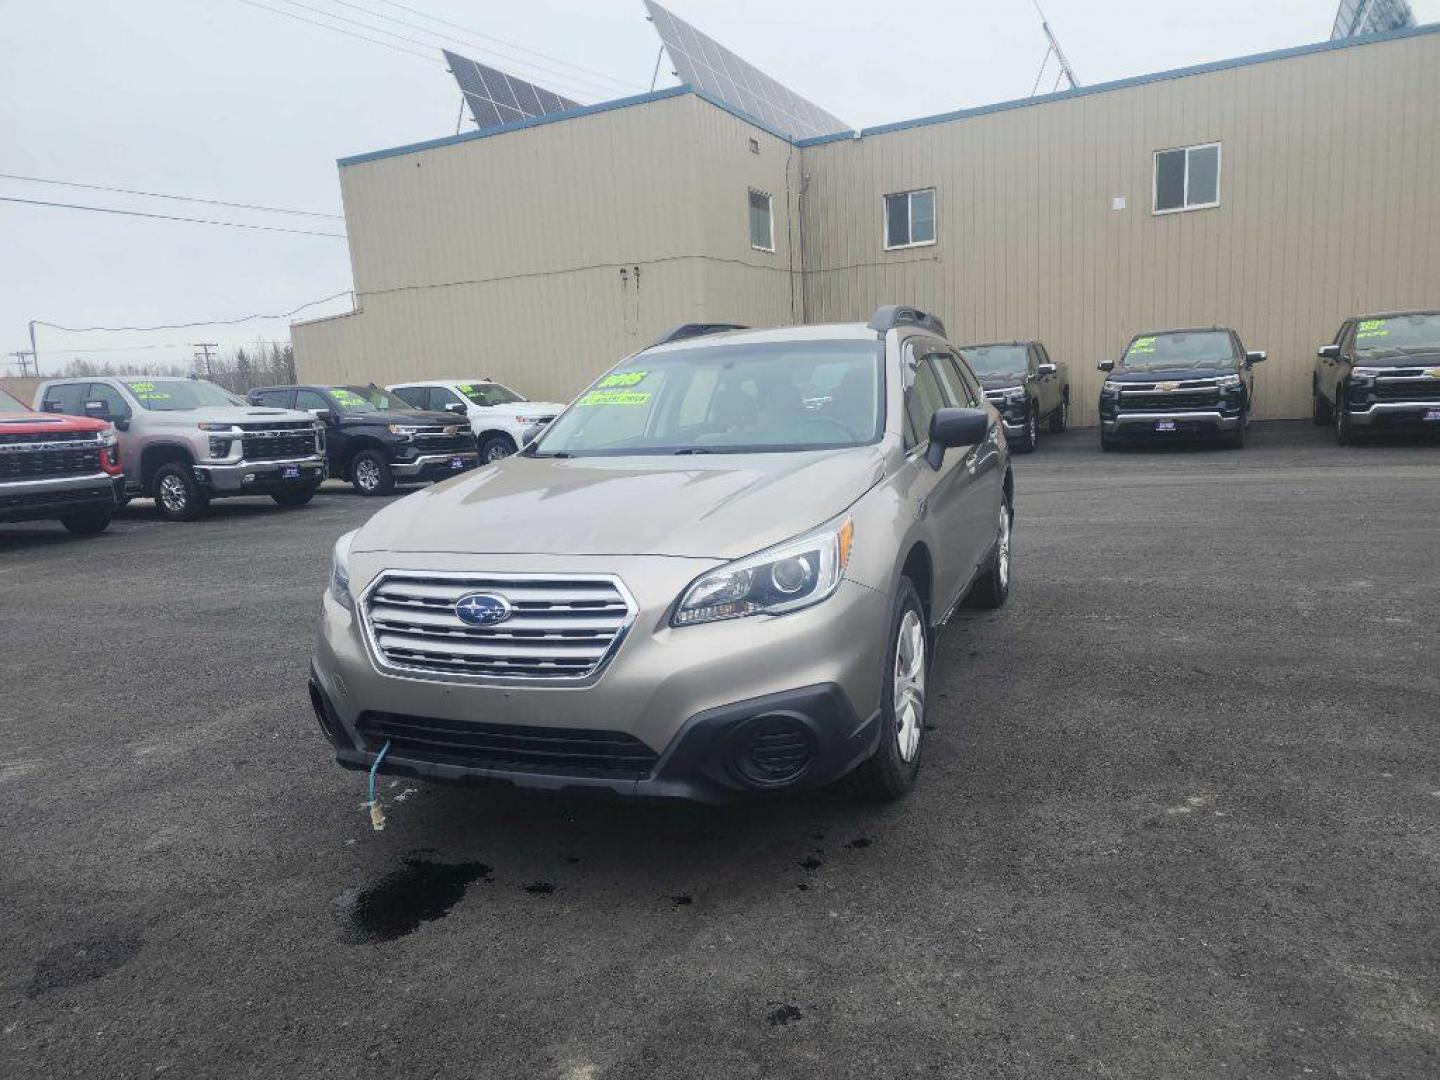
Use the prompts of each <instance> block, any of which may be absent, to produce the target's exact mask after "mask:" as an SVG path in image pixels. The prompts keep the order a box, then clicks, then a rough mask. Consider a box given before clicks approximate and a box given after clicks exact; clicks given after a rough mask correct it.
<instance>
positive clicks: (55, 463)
mask: <svg viewBox="0 0 1440 1080" xmlns="http://www.w3.org/2000/svg"><path fill="white" fill-rule="evenodd" d="M88 438H89V440H90V445H89V446H77V447H75V448H73V449H71V448H68V447H63V446H57V444H56V443H54V442H52V441H51V439H50V437H49V436H46V437H45V438H44V439H43V440H40V439H36V440H35V441H34V442H32V443H30V444H29V445H26V444H24V443H20V442H8V441H7V442H6V443H4V444H3V445H0V483H4V482H5V481H7V480H51V479H54V478H56V477H63V476H89V475H90V474H92V473H98V472H99V471H100V453H99V450H98V449H97V447H96V445H95V436H93V435H90V436H88ZM52 447H53V449H52Z"/></svg>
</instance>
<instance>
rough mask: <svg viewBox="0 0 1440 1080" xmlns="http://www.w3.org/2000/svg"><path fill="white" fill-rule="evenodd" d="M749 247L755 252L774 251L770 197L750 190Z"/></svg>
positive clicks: (761, 192) (752, 189) (773, 221)
mask: <svg viewBox="0 0 1440 1080" xmlns="http://www.w3.org/2000/svg"><path fill="white" fill-rule="evenodd" d="M750 246H751V247H752V248H754V249H755V250H756V251H774V250H775V218H774V215H773V214H772V213H771V211H770V196H769V195H767V194H765V192H763V191H756V190H755V189H754V188H751V189H750Z"/></svg>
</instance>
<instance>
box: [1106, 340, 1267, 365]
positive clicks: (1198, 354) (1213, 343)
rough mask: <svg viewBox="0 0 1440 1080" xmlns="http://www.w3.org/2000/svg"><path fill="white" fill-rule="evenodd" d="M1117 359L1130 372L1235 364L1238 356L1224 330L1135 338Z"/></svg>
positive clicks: (1232, 342)
mask: <svg viewBox="0 0 1440 1080" xmlns="http://www.w3.org/2000/svg"><path fill="white" fill-rule="evenodd" d="M1120 362H1121V365H1122V366H1124V367H1126V368H1129V369H1130V370H1131V371H1158V370H1160V369H1162V368H1185V367H1215V366H1217V365H1223V364H1236V363H1238V362H1239V357H1238V356H1237V355H1236V352H1235V342H1234V340H1233V339H1232V338H1231V337H1230V335H1229V334H1228V333H1226V332H1225V331H1224V330H1201V331H1198V332H1195V333H1188V332H1187V333H1174V334H1151V335H1143V336H1141V337H1137V338H1136V339H1135V340H1134V341H1132V342H1131V343H1130V347H1129V348H1127V349H1126V350H1125V356H1124V358H1123V359H1122V360H1121V361H1120Z"/></svg>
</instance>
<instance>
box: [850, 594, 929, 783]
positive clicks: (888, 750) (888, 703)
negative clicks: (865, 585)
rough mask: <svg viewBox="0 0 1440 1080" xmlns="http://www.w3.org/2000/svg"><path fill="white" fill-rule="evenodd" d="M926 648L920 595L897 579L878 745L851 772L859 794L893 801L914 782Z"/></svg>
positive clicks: (920, 736) (921, 725)
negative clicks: (898, 584) (897, 586)
mask: <svg viewBox="0 0 1440 1080" xmlns="http://www.w3.org/2000/svg"><path fill="white" fill-rule="evenodd" d="M929 644H930V641H929V635H928V633H927V632H926V628H925V609H924V607H923V606H921V603H920V594H919V593H918V592H916V591H915V585H914V583H913V582H911V580H910V579H909V578H901V579H900V587H899V588H898V589H897V590H896V592H895V604H894V610H893V612H892V614H891V617H890V636H889V648H888V650H887V652H886V663H885V684H884V686H882V687H881V690H880V741H879V743H878V745H876V747H875V752H874V753H873V754H871V755H870V756H869V757H868V758H867V759H866V760H865V761H864V762H863V763H862V764H861V765H860V767H859V768H857V769H856V770H855V771H854V772H853V773H852V774H851V781H852V784H853V787H854V789H855V791H856V792H857V793H858V794H860V795H862V796H865V797H867V798H871V799H878V800H881V801H885V802H892V801H894V800H895V799H899V798H901V797H902V796H903V795H904V794H905V793H906V792H908V791H909V790H910V788H911V787H912V786H914V784H915V777H916V776H917V775H918V774H919V772H920V752H921V750H922V749H923V743H924V739H925V676H926V674H927V673H928V667H929V655H930V651H929Z"/></svg>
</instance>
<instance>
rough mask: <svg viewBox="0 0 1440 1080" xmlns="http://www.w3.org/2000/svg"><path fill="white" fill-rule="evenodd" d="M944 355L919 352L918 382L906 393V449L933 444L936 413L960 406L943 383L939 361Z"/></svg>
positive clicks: (951, 389)
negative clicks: (937, 369)
mask: <svg viewBox="0 0 1440 1080" xmlns="http://www.w3.org/2000/svg"><path fill="white" fill-rule="evenodd" d="M943 355H944V354H943V353H935V354H930V353H929V352H928V350H922V349H916V359H915V361H914V380H913V381H912V382H911V384H910V386H909V388H908V389H907V390H906V391H905V432H906V435H905V443H906V449H909V448H910V447H912V446H918V445H920V444H922V443H926V442H929V440H930V418H931V417H932V416H934V415H935V412H936V410H938V409H945V408H950V407H953V406H955V405H957V404H959V400H958V399H957V397H956V396H955V391H954V389H953V387H951V386H949V385H947V384H946V383H943V382H941V380H940V377H939V375H938V374H937V372H936V369H935V363H936V361H938V360H939V358H940V357H941V356H943ZM952 378H953V376H952Z"/></svg>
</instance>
